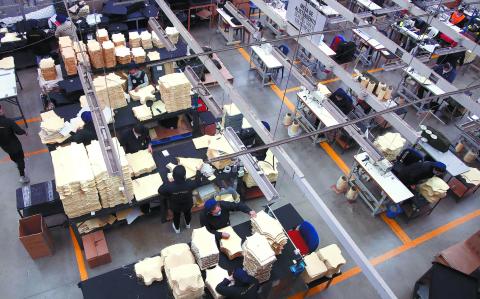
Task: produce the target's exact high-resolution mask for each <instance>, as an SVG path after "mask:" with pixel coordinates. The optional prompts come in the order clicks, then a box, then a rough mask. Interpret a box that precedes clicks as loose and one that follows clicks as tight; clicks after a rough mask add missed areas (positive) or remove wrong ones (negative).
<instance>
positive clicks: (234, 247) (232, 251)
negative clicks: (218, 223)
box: [218, 226, 243, 260]
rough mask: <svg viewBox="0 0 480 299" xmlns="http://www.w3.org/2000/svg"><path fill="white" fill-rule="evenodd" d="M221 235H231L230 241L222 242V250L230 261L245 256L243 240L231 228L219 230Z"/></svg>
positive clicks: (222, 240)
mask: <svg viewBox="0 0 480 299" xmlns="http://www.w3.org/2000/svg"><path fill="white" fill-rule="evenodd" d="M218 231H219V232H221V233H227V234H229V235H230V237H229V238H228V239H221V240H220V250H221V251H222V252H223V253H224V254H226V255H227V257H228V259H229V260H233V259H235V258H237V257H241V256H242V255H243V249H242V239H241V238H240V237H239V236H238V235H237V233H236V232H235V231H234V230H233V228H232V227H231V226H227V227H225V228H222V229H219V230H218Z"/></svg>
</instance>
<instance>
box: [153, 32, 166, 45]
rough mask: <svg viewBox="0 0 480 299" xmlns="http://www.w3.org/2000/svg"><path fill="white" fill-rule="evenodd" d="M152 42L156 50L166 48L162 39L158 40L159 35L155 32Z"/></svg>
mask: <svg viewBox="0 0 480 299" xmlns="http://www.w3.org/2000/svg"><path fill="white" fill-rule="evenodd" d="M152 42H153V45H154V46H155V48H159V49H161V48H165V45H164V44H163V43H162V41H161V40H160V38H158V35H157V34H156V33H155V31H152Z"/></svg>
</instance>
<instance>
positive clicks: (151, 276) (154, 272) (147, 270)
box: [134, 256, 163, 286]
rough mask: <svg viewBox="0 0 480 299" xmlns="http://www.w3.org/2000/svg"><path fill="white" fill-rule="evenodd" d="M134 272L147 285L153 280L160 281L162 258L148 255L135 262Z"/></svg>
mask: <svg viewBox="0 0 480 299" xmlns="http://www.w3.org/2000/svg"><path fill="white" fill-rule="evenodd" d="M134 268H135V274H136V275H137V277H138V278H140V279H142V280H143V283H144V284H145V285H147V286H149V285H151V284H152V283H153V282H154V281H162V280H163V275H162V268H163V260H162V258H161V257H160V256H155V257H148V258H146V259H143V260H141V261H139V262H138V263H136V264H135V266H134Z"/></svg>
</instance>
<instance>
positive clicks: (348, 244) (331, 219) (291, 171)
mask: <svg viewBox="0 0 480 299" xmlns="http://www.w3.org/2000/svg"><path fill="white" fill-rule="evenodd" d="M156 2H157V3H158V5H159V7H160V9H161V10H162V11H163V12H164V14H165V15H166V16H167V18H168V19H169V20H170V22H172V24H173V25H174V26H175V27H176V28H177V30H178V31H179V32H180V34H181V35H182V37H183V39H184V40H185V41H186V42H187V43H188V45H189V46H190V48H191V49H192V50H193V51H194V52H195V53H202V52H203V49H202V47H201V46H200V44H199V43H198V42H197V41H196V40H195V39H194V38H193V37H192V35H191V34H190V33H189V32H188V31H187V30H186V28H185V27H184V26H183V24H182V23H181V22H180V21H179V20H178V19H177V17H176V16H175V14H174V13H173V12H172V10H171V9H170V7H169V6H168V5H167V3H165V1H164V0H156ZM200 60H201V61H202V62H203V63H204V65H205V67H206V68H207V69H208V70H209V71H210V73H211V74H212V76H213V77H214V79H215V80H217V81H218V83H219V85H220V86H221V87H222V88H223V90H224V92H225V94H226V96H227V97H228V98H230V99H231V100H232V101H233V103H235V105H237V106H238V108H239V109H240V111H242V113H243V115H244V117H245V118H246V119H247V121H248V122H249V123H250V124H251V125H252V127H253V129H254V130H255V131H256V133H257V134H258V135H259V136H260V138H262V140H263V141H264V142H265V143H266V144H267V143H271V142H272V141H273V137H272V135H271V134H270V132H268V131H267V130H266V129H265V127H264V126H263V124H262V123H261V121H260V118H259V117H258V116H257V115H256V114H255V113H254V112H253V111H252V110H251V108H250V107H251V105H250V103H249V102H247V100H246V99H244V97H243V96H242V95H240V94H239V93H238V91H237V90H236V89H235V88H234V87H233V86H232V84H230V82H228V81H227V80H226V79H225V78H224V77H223V75H222V74H221V73H220V72H219V70H218V69H217V67H216V66H215V64H214V63H213V61H212V60H211V59H210V58H208V57H205V56H200ZM271 150H272V152H273V154H274V155H275V156H276V158H277V159H278V160H279V162H280V164H281V165H282V167H283V168H284V170H285V173H286V175H287V176H288V177H290V178H292V180H293V181H294V182H295V184H296V185H297V186H298V187H299V188H300V190H301V191H302V192H303V194H304V196H305V197H306V198H307V199H308V200H309V201H310V202H311V204H312V205H313V207H314V208H315V209H316V210H317V212H318V213H319V214H320V215H321V216H322V218H323V219H324V221H325V223H326V224H327V225H328V227H329V228H330V229H331V230H332V232H333V233H334V234H335V235H336V237H337V238H338V240H339V241H340V243H341V244H342V246H343V247H344V248H345V249H346V250H347V252H348V253H349V254H350V256H352V258H353V259H354V261H355V263H356V264H357V265H358V266H359V267H360V268H361V269H362V270H363V273H364V274H365V276H366V277H367V279H368V280H369V281H370V283H371V284H372V286H373V287H374V288H375V289H376V291H377V292H378V294H379V295H380V296H381V297H382V298H397V297H396V296H395V294H394V293H393V291H392V290H391V289H390V288H389V286H388V285H387V284H386V282H385V281H384V280H383V278H382V277H381V276H380V275H379V274H378V272H377V271H376V270H375V268H374V267H373V266H372V264H371V263H370V262H369V261H368V259H367V258H366V256H365V255H364V254H363V252H362V251H361V250H360V248H358V246H357V245H356V244H355V242H354V241H353V239H352V238H351V237H350V235H349V234H348V233H347V232H346V230H345V229H344V228H343V226H342V225H341V224H340V222H339V221H338V220H337V219H336V218H335V216H334V215H333V213H332V212H331V211H330V210H329V209H328V207H327V205H326V204H325V203H324V202H323V200H322V199H321V198H320V197H319V196H318V194H317V193H316V192H315V190H314V189H313V187H312V186H311V185H310V184H309V183H308V181H307V180H306V179H305V177H304V175H303V173H302V172H301V171H300V169H298V167H297V166H296V164H295V163H294V162H293V160H292V159H291V158H290V157H289V156H288V154H287V153H286V152H285V151H284V150H283V149H282V148H281V147H275V148H272V149H271Z"/></svg>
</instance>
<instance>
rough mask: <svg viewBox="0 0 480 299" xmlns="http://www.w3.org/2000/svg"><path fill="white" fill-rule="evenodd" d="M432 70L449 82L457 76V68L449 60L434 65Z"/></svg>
mask: <svg viewBox="0 0 480 299" xmlns="http://www.w3.org/2000/svg"><path fill="white" fill-rule="evenodd" d="M433 70H434V71H435V72H436V73H437V74H439V75H440V76H441V77H442V78H443V79H445V80H447V81H448V82H450V83H453V81H454V80H455V78H456V77H457V70H456V69H455V68H454V67H453V65H452V64H451V63H450V62H447V63H444V64H439V65H436V66H435V67H433Z"/></svg>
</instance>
